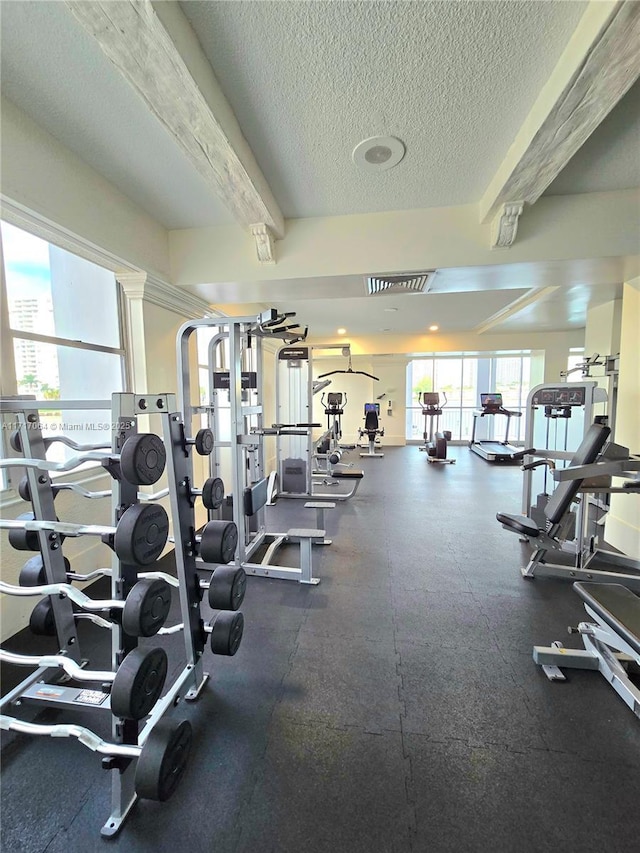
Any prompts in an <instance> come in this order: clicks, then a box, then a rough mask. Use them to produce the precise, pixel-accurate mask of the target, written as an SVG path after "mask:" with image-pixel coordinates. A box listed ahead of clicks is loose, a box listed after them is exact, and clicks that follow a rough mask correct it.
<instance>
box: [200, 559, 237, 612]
mask: <svg viewBox="0 0 640 853" xmlns="http://www.w3.org/2000/svg"><path fill="white" fill-rule="evenodd" d="M201 586H202V587H203V588H204V589H208V590H209V607H211V609H212V610H231V611H233V610H239V609H240V607H241V605H242V602H243V601H244V595H245V592H246V590H247V575H246V572H245V570H244V569H243V568H242V567H241V566H217V567H216V568H215V569H214V570H213V573H212V575H211V579H210V580H209V581H202V582H201Z"/></svg>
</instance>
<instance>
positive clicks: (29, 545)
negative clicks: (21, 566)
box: [9, 512, 40, 551]
mask: <svg viewBox="0 0 640 853" xmlns="http://www.w3.org/2000/svg"><path fill="white" fill-rule="evenodd" d="M34 519H35V515H34V514H33V513H32V512H23V513H22V514H21V515H19V516H18V517H17V518H16V521H33V520H34ZM9 545H11V547H12V548H15V549H16V551H39V550H40V539H39V537H38V532H37V531H36V530H19V529H17V528H14V529H13V530H10V531H9Z"/></svg>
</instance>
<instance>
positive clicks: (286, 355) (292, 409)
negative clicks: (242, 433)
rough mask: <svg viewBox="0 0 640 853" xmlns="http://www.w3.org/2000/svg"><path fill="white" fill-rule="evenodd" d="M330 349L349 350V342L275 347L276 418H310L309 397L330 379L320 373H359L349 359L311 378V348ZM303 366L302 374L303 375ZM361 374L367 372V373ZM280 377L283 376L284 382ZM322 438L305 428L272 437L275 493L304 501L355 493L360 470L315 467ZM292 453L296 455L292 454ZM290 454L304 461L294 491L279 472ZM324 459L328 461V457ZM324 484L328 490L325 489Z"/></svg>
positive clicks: (348, 495) (347, 497) (282, 469)
mask: <svg viewBox="0 0 640 853" xmlns="http://www.w3.org/2000/svg"><path fill="white" fill-rule="evenodd" d="M333 349H335V350H340V351H341V352H344V351H345V350H347V351H349V344H305V345H304V346H299V345H296V346H284V347H281V348H280V349H279V350H278V352H277V355H276V360H277V362H276V363H277V370H276V411H277V413H278V420H293V421H296V422H302V421H305V422H306V421H310V420H312V419H313V398H314V396H315V394H317V393H318V391H321V390H322V389H323V388H325V387H326V386H327V385H328V383H329V381H330V380H327V379H326V378H325V379H324V381H323V380H322V378H321V377H326V376H332V375H333V374H335V373H363V372H362V371H355V370H353V368H351V362H350V361H349V368H348V369H347V370H337V371H330V372H329V373H327V374H321V377H319V379H320V381H314V379H313V352H314V351H318V350H333ZM285 365H286V368H285V367H284V366H285ZM305 366H306V376H304V373H305V370H304V368H305ZM294 371H295V372H296V373H297V376H298V381H297V382H295V383H294V382H292V381H291V380H292V377H293V376H294V375H295V373H294ZM364 375H366V376H370V374H368V373H367V374H364ZM284 377H287V382H286V383H285V381H284ZM294 415H295V416H294ZM325 436H326V433H325V434H323V436H322V438H324V437H325ZM322 438H320V439H317V438H316V439H314V437H313V433H312V432H311V430H309V432H308V434H307V436H306V438H300V439H295V440H293V441H292V440H290V439H287V441H286V442H285V441H281V440H279V439H276V469H277V472H278V476H279V479H280V484H279V490H278V496H279V497H282V498H296V499H303V500H305V501H309V500H314V501H320V500H327V501H345V500H348V499H349V498H351V497H353V496H354V495H355V493H356V492H357V490H358V487H359V486H360V482H361V480H362V478H363V472H362V471H354V470H353V469H349V470H340V471H339V470H337V469H336V468H334V467H331V466H330V465H329V464H327V469H326V470H325V471H321V470H318V469H316V466H315V464H314V463H315V460H316V459H318V458H323V456H324V454H322V453H320V454H319V453H318V445H319V442H320V441H322ZM292 445H293V446H295V450H292ZM293 453H295V454H297V456H295V457H294V456H293V455H292V454H293ZM292 458H300V459H302V461H303V462H304V473H303V475H302V477H301V479H304V486H303V487H301V488H299V489H297V490H296V491H293V490H290V489H286V488H285V487H284V486H285V483H284V482H283V481H284V480H285V478H284V476H283V473H284V465H285V463H286V462H287V460H289V459H292ZM325 461H326V462H327V463H328V462H329V460H328V459H326V460H325ZM339 461H340V460H338V462H339ZM326 487H329V488H330V489H331V490H332V491H327V490H326Z"/></svg>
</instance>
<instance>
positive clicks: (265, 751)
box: [2, 447, 640, 853]
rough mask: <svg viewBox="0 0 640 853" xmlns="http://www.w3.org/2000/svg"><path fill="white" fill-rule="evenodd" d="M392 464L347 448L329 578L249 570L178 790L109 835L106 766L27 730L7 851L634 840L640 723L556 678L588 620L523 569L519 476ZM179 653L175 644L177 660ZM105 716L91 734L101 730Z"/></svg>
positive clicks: (282, 515)
mask: <svg viewBox="0 0 640 853" xmlns="http://www.w3.org/2000/svg"><path fill="white" fill-rule="evenodd" d="M385 453H386V455H385V457H384V459H362V460H359V459H358V458H357V456H356V454H355V453H352V454H351V456H352V458H353V459H354V461H355V462H356V465H357V466H359V465H360V464H361V465H362V466H363V467H364V468H365V471H366V475H365V479H364V481H363V483H362V486H361V488H360V490H359V492H358V494H357V495H356V497H355V498H353V499H352V500H351V501H348V502H346V503H343V504H338V506H337V508H336V509H335V510H333V511H331V512H327V533H328V535H329V536H330V537H331V538H332V539H333V544H332V545H331V546H329V547H325V548H317V549H315V550H314V557H315V558H316V564H315V573H316V574H317V575H318V576H319V577H320V578H321V579H322V582H321V584H320V585H319V586H317V587H310V588H305V587H301V586H299V585H298V584H295V583H292V582H286V581H277V580H264V579H257V578H251V579H250V580H249V584H248V592H247V596H246V600H245V604H244V605H243V608H242V609H243V612H244V615H245V619H246V624H245V635H244V639H243V643H242V646H241V648H240V650H239V652H238V654H237V655H236V656H235V657H233V658H214V657H213V655H212V654H211V653H210V652H209V651H207V653H206V667H205V668H206V669H208V670H209V671H210V672H211V676H212V678H211V681H210V682H209V685H208V686H207V688H206V690H205V691H204V694H203V695H202V697H201V699H200V700H199V701H198V702H197V703H195V704H193V705H189V706H188V707H185V708H179V709H177V711H176V716H186V717H188V719H190V720H191V722H192V724H193V726H194V731H195V740H194V751H193V754H192V757H191V761H190V764H189V767H188V770H187V773H186V775H185V778H184V780H183V782H182V784H181V786H180V787H179V789H178V790H177V791H176V793H175V795H174V797H173V798H172V799H171V800H170V801H169V802H167V803H165V804H159V803H154V802H149V801H143V802H140V803H139V804H138V805H137V806H136V808H135V810H134V812H133V813H132V815H131V816H130V818H129V820H128V821H127V823H126V824H125V827H124V829H123V831H122V833H121V834H120V836H119V837H118V838H117V839H115V840H114V841H110V842H107V841H103V840H101V837H100V834H99V833H100V827H101V826H102V824H103V822H104V821H105V820H106V818H107V817H108V814H109V811H110V780H109V774H108V773H107V772H105V771H103V770H101V769H100V760H99V757H98V756H96V755H94V754H93V753H91V752H90V751H89V750H87V749H85V748H83V747H82V746H81V745H79V744H77V743H74V742H68V741H54V740H52V739H49V738H33V737H28V736H23V735H18V736H16V735H10V736H9V737H5V738H4V741H5V748H4V750H3V784H2V807H3V811H2V834H3V838H2V841H3V848H2V849H3V850H6V851H7V853H9V851H11V853H18V851H20V853H23V852H24V853H27V851H28V853H36V852H37V853H41V851H47V853H62V851H64V852H65V853H76V851H78V852H79V851H82V852H83V853H84V851H87V850H96V849H100V848H101V846H102V845H110V846H111V847H112V848H113V849H117V850H122V851H126V853H138V851H177V850H185V851H187V850H188V851H190V853H200V851H203V853H204V851H216V853H300V852H301V851H304V853H316V851H318V853H320V851H321V852H322V853H360V851H362V853H386V851H389V853H391V851H394V853H398V852H399V851H425V853H426V851H429V853H444V851H456V853H460V852H461V851H473V853H475V851H478V853H480V851H482V853H484V851H486V853H497V851H505V853H512V851H532V853H533V851H535V853H542V851H553V853H564V851H566V853H569V851H575V850H579V849H590V850H601V851H606V853H615V851H620V853H622V851H624V853H628V851H631V850H633V849H636V847H637V844H638V838H639V837H640V808H639V807H638V806H639V802H640V799H639V788H638V766H639V757H640V725H638V720H637V719H636V718H635V717H634V715H633V714H632V713H631V711H630V710H629V709H628V708H627V707H626V706H625V705H624V703H623V702H622V701H621V700H620V699H619V698H618V697H617V696H616V695H615V693H614V691H613V690H612V689H611V688H610V687H608V686H607V685H606V683H605V682H604V679H603V678H602V677H601V676H599V675H598V674H597V673H593V672H579V671H576V672H574V673H572V674H571V677H570V680H569V681H568V682H566V683H563V684H552V683H550V682H548V681H547V679H546V678H545V677H544V675H543V673H542V672H541V670H540V669H539V668H538V667H536V666H535V664H534V663H533V661H532V658H531V648H532V646H533V645H534V644H535V643H538V644H545V645H546V644H548V643H550V642H551V641H552V640H556V639H560V640H562V642H564V643H565V645H575V646H579V645H580V639H579V638H576V637H572V636H568V635H567V633H566V627H567V625H569V624H573V625H575V624H577V622H578V621H580V620H581V619H582V618H583V614H584V610H583V608H582V605H581V603H580V600H579V599H578V597H577V596H576V595H575V593H574V592H573V591H572V590H571V586H570V584H565V583H562V582H555V581H548V580H546V581H545V580H536V581H524V580H523V579H522V578H521V576H520V573H519V571H518V567H519V565H520V564H521V562H522V558H523V552H522V551H521V549H522V548H523V546H522V545H521V544H520V543H519V541H518V538H517V537H516V536H514V535H513V534H509V533H507V532H506V531H504V530H503V529H502V528H501V527H500V525H499V524H498V523H497V522H496V520H495V513H496V511H497V510H504V511H511V512H519V510H520V489H521V478H522V474H521V472H520V471H519V469H518V468H517V467H504V466H499V465H498V466H496V465H491V464H489V463H487V462H485V461H484V460H482V459H480V458H479V457H477V456H475V455H474V454H472V453H470V452H469V451H468V449H467V448H464V447H460V448H453V450H452V455H454V456H456V457H457V459H458V462H457V464H456V465H451V466H438V465H428V464H427V460H426V457H425V455H424V454H423V453H420V452H419V451H418V449H417V448H416V447H407V448H385ZM314 522H315V517H314V515H313V511H312V510H311V511H310V510H305V509H304V508H303V506H302V502H297V501H280V502H279V503H278V504H277V505H276V507H274V508H273V509H271V510H270V511H269V527H270V529H271V530H286V529H288V528H290V527H298V526H306V527H308V526H313V524H314ZM295 559H296V551H295V549H291V550H290V551H287V552H284V554H283V559H282V560H281V562H283V563H284V562H287V560H289V561H290V562H291V563H293V561H294V560H295ZM82 629H83V637H84V640H83V643H84V645H83V650H92V649H93V648H95V649H96V651H95V652H93V651H90V656H91V659H92V665H97V666H103V665H105V664H106V662H107V661H108V648H105V647H106V646H108V643H105V635H104V632H100V629H98V628H97V627H96V626H93V625H91V624H86V623H83V625H82ZM154 642H157V639H156V640H155V641H154ZM35 643H36V644H39V646H38V647H39V648H40V649H44V648H45V647H46V641H45V642H44V645H43V640H42V639H41V638H38V639H37V640H35ZM33 644H34V640H33V639H30V638H27V637H26V636H25V634H22V635H18V636H17V637H16V638H14V640H13V643H12V644H11V645H12V648H18V647H22V648H25V647H28V649H29V650H32V649H33ZM98 644H101V648H99V647H98ZM179 644H180V641H179V639H176V638H175V637H172V638H170V639H169V640H168V645H169V648H170V649H171V653H172V663H173V665H174V667H179V666H180V660H179ZM10 680H11V673H9V677H8V679H7V682H6V683H10ZM95 717H96V715H83V718H82V722H84V723H85V724H87V725H90V726H92V727H93V728H96V729H97V730H99V731H102V732H104V733H105V734H106V733H107V732H108V722H107V721H105V720H104V719H102V718H101V717H100V715H98V718H97V720H96V719H94V718H95ZM52 718H53V717H52ZM104 849H107V847H106V846H105V848H104Z"/></svg>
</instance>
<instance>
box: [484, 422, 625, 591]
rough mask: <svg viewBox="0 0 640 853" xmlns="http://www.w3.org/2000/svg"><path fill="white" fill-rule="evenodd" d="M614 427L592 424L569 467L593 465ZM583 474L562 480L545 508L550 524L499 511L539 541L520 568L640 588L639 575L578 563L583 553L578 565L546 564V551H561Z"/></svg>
mask: <svg viewBox="0 0 640 853" xmlns="http://www.w3.org/2000/svg"><path fill="white" fill-rule="evenodd" d="M610 433H611V430H610V429H609V427H607V426H603V425H602V424H597V423H596V424H592V425H591V426H590V427H589V429H588V430H587V432H586V434H585V436H584V438H583V439H582V442H581V444H580V446H579V447H578V448H577V450H576V452H575V454H574V456H573V458H572V459H571V461H570V463H569V468H566V469H564V470H565V471H568V470H569V469H570V468H575V467H580V466H584V465H590V464H592V463H593V462H595V461H596V459H598V457H599V456H600V453H601V451H602V449H603V448H604V446H605V444H606V443H607V440H608V438H609V435H610ZM547 463H548V460H540V461H539V462H534V463H533V465H541V464H547ZM584 480H585V478H584V477H577V478H575V479H568V480H561V481H560V482H559V483H558V485H557V486H556V488H555V490H554V492H553V494H552V495H551V497H550V498H549V501H548V502H547V505H546V507H545V509H544V514H545V516H546V517H547V523H546V526H545V527H544V528H540V527H538V525H537V524H536V523H535V521H533V520H532V519H530V518H528V516H526V515H510V514H509V513H505V512H498V513H496V518H497V520H498V521H499V522H500V524H501V525H502V526H503V527H504V529H505V530H508V531H509V532H510V533H517V534H519V535H520V536H523V537H526V539H529V540H532V541H534V542H535V543H536V546H537V547H536V550H535V551H534V553H533V555H532V556H531V558H530V560H529V562H528V563H527V565H526V566H525V567H524V568H522V569H521V572H522V576H523V577H524V578H533V577H547V578H560V579H562V580H572V581H576V580H585V581H593V580H597V581H600V582H601V583H624V584H625V585H626V586H629V587H630V588H631V589H638V590H639V591H640V575H637V574H636V575H632V574H624V573H621V572H613V571H606V570H604V569H603V570H597V569H592V568H588V569H586V568H584V567H582V566H581V565H579V564H578V561H579V559H580V555H579V554H578V555H576V565H575V566H567V565H564V566H563V565H558V564H555V563H547V562H546V561H545V557H546V554H547V551H550V550H553V551H562V550H563V548H562V540H563V533H564V531H565V529H566V525H567V523H568V521H569V517H568V512H569V509H570V507H571V504H572V502H573V501H574V500H575V499H576V496H577V494H578V492H579V491H580V490H581V488H582V485H583V483H584Z"/></svg>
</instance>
